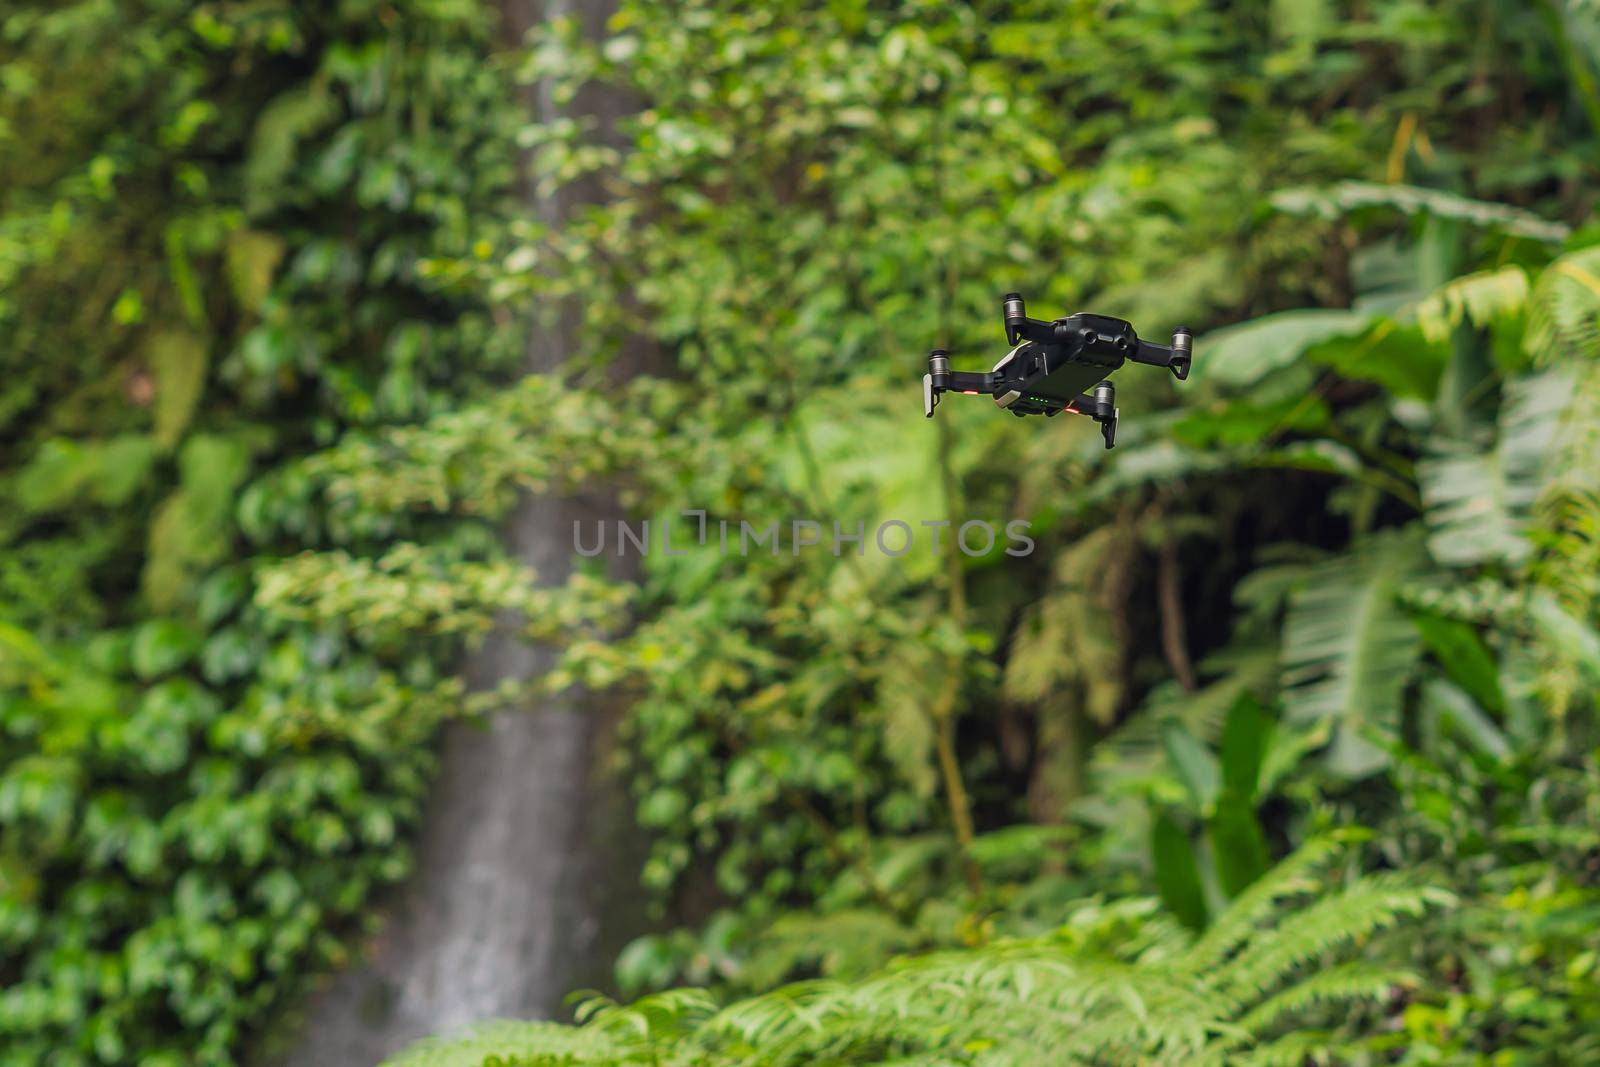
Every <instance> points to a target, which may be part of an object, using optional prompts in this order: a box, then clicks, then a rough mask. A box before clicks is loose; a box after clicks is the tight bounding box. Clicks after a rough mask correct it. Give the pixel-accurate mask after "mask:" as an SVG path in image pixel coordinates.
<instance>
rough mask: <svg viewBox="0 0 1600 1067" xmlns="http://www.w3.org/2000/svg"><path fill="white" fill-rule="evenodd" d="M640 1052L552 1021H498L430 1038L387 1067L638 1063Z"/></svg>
mask: <svg viewBox="0 0 1600 1067" xmlns="http://www.w3.org/2000/svg"><path fill="white" fill-rule="evenodd" d="M636 1051H637V1050H636V1049H634V1048H630V1047H629V1046H627V1045H626V1044H622V1043H619V1042H617V1041H616V1040H614V1039H613V1038H612V1037H611V1035H609V1034H605V1033H602V1032H600V1031H597V1030H591V1029H588V1028H586V1027H574V1026H563V1025H561V1024H559V1023H550V1022H512V1021H504V1022H493V1023H485V1024H484V1025H482V1026H479V1027H476V1028H474V1029H473V1030H472V1031H471V1032H469V1033H467V1034H465V1035H462V1036H460V1037H453V1038H437V1037H436V1038H428V1039H426V1040H424V1041H421V1042H419V1043H417V1044H415V1045H412V1046H410V1047H409V1048H407V1049H406V1050H405V1051H404V1052H401V1053H400V1054H399V1055H397V1056H395V1057H393V1058H392V1059H389V1060H387V1061H386V1062H385V1064H384V1067H485V1064H488V1063H499V1064H502V1065H505V1067H512V1065H515V1067H547V1065H549V1067H554V1065H556V1064H571V1065H573V1067H578V1065H582V1064H612V1063H630V1062H638V1060H636V1059H633V1058H632V1056H633V1054H634V1053H635V1052H636Z"/></svg>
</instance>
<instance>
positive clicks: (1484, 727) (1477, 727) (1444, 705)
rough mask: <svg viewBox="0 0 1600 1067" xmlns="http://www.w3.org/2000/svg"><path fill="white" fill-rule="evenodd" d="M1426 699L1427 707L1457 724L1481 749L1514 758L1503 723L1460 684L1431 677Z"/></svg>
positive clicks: (1464, 734) (1424, 692)
mask: <svg viewBox="0 0 1600 1067" xmlns="http://www.w3.org/2000/svg"><path fill="white" fill-rule="evenodd" d="M1422 700H1423V707H1424V708H1426V709H1427V710H1429V711H1431V712H1433V713H1434V714H1436V715H1438V716H1439V717H1440V718H1441V719H1443V720H1445V721H1447V722H1449V723H1450V724H1451V725H1453V726H1454V727H1455V728H1456V732H1457V733H1458V734H1460V735H1461V737H1463V738H1464V739H1465V740H1466V741H1467V742H1468V743H1469V744H1471V745H1472V747H1473V748H1476V749H1477V750H1478V751H1479V752H1482V753H1485V754H1486V755H1489V756H1493V757H1494V758H1495V759H1497V760H1507V759H1510V758H1511V744H1510V742H1509V741H1507V740H1506V736H1505V734H1504V733H1502V732H1501V731H1500V727H1498V726H1496V725H1495V722H1494V720H1493V719H1491V718H1490V717H1489V716H1488V715H1487V714H1485V713H1484V710H1483V708H1481V707H1479V706H1478V704H1477V702H1476V701H1474V700H1473V699H1472V697H1470V696H1469V695H1467V693H1466V691H1465V690H1463V689H1461V688H1460V687H1459V686H1456V685H1454V684H1452V683H1451V682H1448V681H1446V680H1445V679H1443V678H1433V679H1430V680H1429V682H1428V684H1427V686H1426V688H1424V690H1423V696H1422Z"/></svg>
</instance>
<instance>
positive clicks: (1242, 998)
mask: <svg viewBox="0 0 1600 1067" xmlns="http://www.w3.org/2000/svg"><path fill="white" fill-rule="evenodd" d="M1454 899H1455V898H1454V897H1452V896H1451V895H1450V894H1448V893H1446V892H1444V891H1443V890H1439V889H1431V888H1418V887H1417V886H1414V885H1412V884H1410V883H1408V882H1407V881H1405V880H1404V879H1403V878H1402V877H1401V876H1398V875H1394V874H1377V875H1371V876H1368V877H1366V878H1362V879H1360V880H1359V881H1357V882H1354V883H1352V884H1351V885H1349V886H1346V887H1345V888H1344V889H1342V890H1340V891H1338V892H1336V893H1333V894H1332V895H1329V896H1325V897H1322V898H1321V899H1319V900H1317V901H1316V902H1315V903H1313V904H1311V905H1310V906H1309V907H1307V908H1305V909H1303V910H1302V911H1299V912H1297V913H1295V914H1294V915H1291V916H1289V917H1288V918H1287V919H1285V920H1284V921H1283V922H1282V923H1280V924H1279V925H1278V927H1277V928H1276V929H1275V930H1274V931H1273V933H1272V936H1271V937H1264V938H1261V939H1259V940H1257V941H1255V942H1252V943H1251V944H1249V945H1247V946H1245V947H1244V948H1243V949H1242V950H1241V951H1240V952H1239V953H1238V954H1237V955H1235V956H1234V957H1233V958H1232V959H1230V960H1228V961H1227V962H1225V963H1224V964H1223V965H1222V966H1221V967H1219V968H1218V969H1216V970H1215V971H1214V972H1212V973H1211V974H1210V975H1209V976H1205V977H1203V979H1202V981H1204V983H1205V984H1206V985H1207V987H1209V988H1213V989H1217V990H1219V991H1222V992H1224V993H1225V994H1226V995H1227V996H1229V997H1230V998H1232V999H1233V1000H1235V1001H1236V1002H1237V1003H1239V1004H1241V1005H1244V1004H1249V1003H1252V1002H1254V1001H1256V1000H1258V999H1260V998H1261V997H1264V996H1266V995H1268V994H1270V993H1271V992H1272V991H1273V990H1274V989H1276V988H1278V987H1279V986H1281V985H1282V984H1283V983H1284V982H1285V981H1287V980H1288V979H1289V978H1290V977H1291V976H1292V974H1293V973H1294V971H1295V970H1296V968H1298V967H1301V966H1303V965H1305V964H1309V963H1313V962H1315V961H1318V960H1321V959H1323V958H1324V957H1326V956H1328V955H1329V954H1330V953H1332V952H1334V951H1335V950H1338V949H1341V948H1346V947H1349V946H1351V945H1354V944H1358V943H1360V942H1362V941H1364V940H1366V939H1367V938H1368V937H1370V936H1371V935H1372V934H1374V933H1376V932H1378V931H1380V930H1383V929H1386V928H1388V927H1391V926H1394V925H1395V924H1397V923H1398V922H1400V921H1401V920H1402V919H1405V918H1408V917H1415V916H1418V915H1421V914H1422V913H1423V912H1425V911H1427V910H1428V909H1429V908H1431V907H1436V906H1445V905H1448V904H1451V903H1453V902H1454Z"/></svg>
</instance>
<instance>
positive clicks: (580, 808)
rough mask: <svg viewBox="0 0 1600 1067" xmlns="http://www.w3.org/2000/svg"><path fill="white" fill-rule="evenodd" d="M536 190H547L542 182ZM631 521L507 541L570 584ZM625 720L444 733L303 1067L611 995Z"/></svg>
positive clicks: (556, 703) (479, 663)
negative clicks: (589, 991) (616, 529)
mask: <svg viewBox="0 0 1600 1067" xmlns="http://www.w3.org/2000/svg"><path fill="white" fill-rule="evenodd" d="M610 6H611V5H610V3H609V2H608V0H600V2H590V0H575V2H565V3H564V2H562V0H548V2H540V0H522V2H518V0H511V2H507V3H505V4H503V5H502V8H503V11H504V13H505V16H506V18H505V23H506V25H507V27H508V31H509V32H511V33H513V34H515V35H516V37H517V38H520V37H521V34H522V31H523V30H524V29H525V28H526V27H527V26H529V25H532V24H533V20H535V19H539V18H548V17H551V16H553V15H557V14H575V15H577V16H578V17H579V18H580V19H581V20H582V21H583V23H584V24H585V25H586V26H587V27H588V29H589V31H590V32H592V33H598V32H599V31H600V28H601V26H602V25H603V22H604V19H605V16H606V15H607V14H609V10H610ZM529 105H530V107H531V108H532V109H533V111H534V113H535V114H536V115H537V116H538V117H539V118H540V119H543V120H546V121H548V120H550V119H553V118H558V117H563V116H572V115H577V114H598V115H600V116H602V117H614V116H615V115H616V114H618V113H621V112H622V111H624V110H625V109H626V106H627V105H626V102H625V101H622V100H619V99H617V98H616V96H615V94H612V93H607V92H605V91H601V90H595V91H589V92H585V93H583V94H580V98H579V99H578V100H577V101H575V102H574V103H572V104H568V105H564V106H558V105H557V104H555V103H554V102H553V101H552V99H551V98H550V96H549V94H548V93H547V92H545V91H544V90H543V89H542V88H541V87H536V88H535V89H534V91H533V92H532V93H530V97H529ZM530 184H531V183H530ZM585 195H587V194H586V191H585V190H583V189H577V190H574V191H570V192H567V193H564V194H563V195H562V196H560V197H558V198H539V197H537V196H536V194H534V193H533V192H532V191H531V189H530V190H529V192H528V193H527V197H528V203H529V207H530V210H531V211H534V212H537V213H538V214H539V215H540V216H542V217H543V218H545V219H546V220H547V221H552V222H554V221H559V219H560V218H561V217H562V216H563V215H564V214H565V213H566V212H567V211H568V210H569V209H570V206H571V205H572V204H573V203H575V202H579V201H580V200H581V199H582V198H583V197H584V196H585ZM577 343H578V338H577V337H576V336H575V333H574V331H573V330H572V329H571V328H570V327H569V328H563V329H558V330H556V331H554V332H553V333H549V334H542V335H537V336H535V337H534V338H532V339H531V340H530V343H529V353H528V356H529V359H528V362H529V367H530V369H533V370H542V369H548V368H550V367H552V366H554V365H555V364H556V363H558V362H559V361H560V360H561V359H563V358H565V357H567V356H568V355H570V354H572V353H573V352H575V351H576V348H575V346H576V344H577ZM617 516H618V512H617V511H616V509H615V507H614V505H611V504H609V503H607V502H605V501H602V500H596V499H580V500H562V499H548V498H537V499H534V498H530V499H526V500H524V501H523V502H522V504H521V506H520V508H519V509H518V510H517V511H516V513H515V514H514V516H513V518H512V520H511V521H510V523H509V524H508V527H507V530H506V537H507V543H508V545H509V547H510V548H511V549H512V550H513V551H514V552H515V553H516V554H517V556H518V557H519V558H520V559H521V560H523V561H524V562H525V563H527V564H529V565H530V566H532V567H534V568H535V569H536V570H537V571H538V573H539V575H540V580H541V581H544V582H560V581H562V580H563V579H564V578H565V577H566V575H567V574H568V572H569V570H570V560H571V550H572V530H573V523H574V521H582V522H583V523H584V525H585V526H586V527H587V526H591V525H592V524H593V523H596V522H599V521H610V520H613V519H615V518H616V517H617ZM551 655H552V653H551V652H550V651H549V650H548V649H543V648H538V647H534V646H531V645H529V644H527V643H525V642H522V641H520V640H518V639H516V638H515V637H509V636H508V637H502V638H496V639H492V640H491V641H490V642H489V643H488V644H486V646H485V647H484V648H483V649H482V650H481V651H480V652H479V653H478V654H477V655H476V656H475V657H474V658H473V659H472V661H471V662H470V663H469V664H468V666H467V676H468V678H469V679H470V680H471V682H472V683H473V684H474V685H477V686H481V687H492V686H493V685H494V684H495V683H496V682H498V681H500V680H501V679H505V678H526V677H529V676H531V675H534V674H537V673H539V672H540V671H542V670H544V669H545V668H547V667H548V666H549V662H550V658H551ZM615 718H616V716H615V710H614V709H610V710H608V709H607V708H606V706H605V704H604V702H603V701H602V700H601V699H600V698H597V697H593V696H584V697H576V698H565V699H559V700H549V701H544V702H541V703H540V704H539V706H537V707H532V708H525V709H519V710H513V711H508V712H504V713H502V714H499V715H497V716H494V717H493V718H492V719H490V720H489V721H488V722H487V723H484V724H470V723H455V724H452V725H450V726H448V727H447V728H446V729H445V732H444V737H443V739H442V751H441V765H440V773H439V776H438V779H437V781H436V783H435V786H434V790H433V793H432V795H431V796H430V798H429V800H428V806H427V812H426V815H425V817H424V820H423V826H422V829H421V833H420V838H419V841H418V846H417V868H416V873H415V874H414V876H413V878H412V880H411V882H410V884H409V885H407V886H406V887H405V888H404V889H403V890H402V891H400V892H399V893H398V894H397V895H396V899H394V900H393V901H392V902H391V904H390V905H389V906H388V908H386V913H385V915H384V922H383V928H382V930H381V932H380V933H379V934H378V936H377V937H376V938H374V939H373V940H372V941H371V942H370V943H368V944H366V945H365V946H363V949H364V951H363V955H362V956H361V957H360V959H359V962H358V963H357V964H356V965H355V966H353V967H352V968H350V969H348V970H346V971H345V972H343V973H341V974H339V975H337V976H335V977H334V978H333V979H332V980H331V982H330V983H329V985H328V986H327V988H325V989H323V990H321V991H320V992H318V993H317V994H316V995H314V996H313V998H312V999H311V1001H310V1003H309V1004H308V1005H307V1007H306V1014H305V1018H304V1021H303V1025H302V1026H301V1028H300V1031H299V1033H298V1035H297V1036H296V1037H295V1039H294V1041H293V1048H292V1051H291V1052H290V1053H289V1054H288V1055H287V1056H286V1057H283V1058H282V1060H281V1062H283V1063H285V1064H289V1065H292V1067H362V1065H367V1064H376V1063H378V1062H379V1061H381V1060H382V1059H383V1058H384V1057H385V1056H388V1055H390V1054H392V1053H394V1052H396V1051H398V1050H399V1049H401V1048H403V1047H404V1046H405V1045H406V1044H408V1043H410V1042H411V1041H414V1040H416V1039H417V1038H420V1037H423V1036H427V1035H430V1034H438V1033H449V1032H453V1031H458V1030H460V1029H461V1028H463V1027H465V1026H467V1025H469V1024H471V1023H475V1022H480V1021H483V1020H487V1019H493V1018H507V1017H518V1018H528V1017H536V1016H549V1015H553V1014H555V1013H557V1012H558V1011H559V1010H560V1004H561V998H562V997H563V996H564V995H565V994H566V993H567V992H569V991H570V990H571V989H572V988H574V987H577V986H583V985H590V984H605V983H606V982H607V976H608V973H609V966H610V961H611V959H612V958H613V956H614V955H615V953H616V951H617V949H618V948H619V947H620V945H621V943H622V941H623V940H625V938H626V937H627V936H629V935H630V934H632V933H636V932H638V927H637V925H635V924H636V923H637V922H638V920H637V919H636V918H635V916H637V914H638V908H637V906H636V905H637V899H636V898H637V893H638V889H637V883H638V879H637V871H636V864H635V863H632V862H630V858H631V857H633V856H635V855H637V848H636V847H633V846H634V845H635V843H636V842H635V840H634V835H633V832H632V831H631V829H630V827H631V815H630V809H629V807H628V801H627V798H626V796H625V793H624V791H623V789H622V788H621V786H620V785H619V784H618V783H616V782H615V781H613V780H612V779H611V778H610V777H608V776H607V775H606V773H605V772H604V770H603V769H602V765H603V762H604V756H605V754H606V750H607V749H608V748H609V747H610V740H609V738H610V730H609V727H610V726H611V725H614V723H615Z"/></svg>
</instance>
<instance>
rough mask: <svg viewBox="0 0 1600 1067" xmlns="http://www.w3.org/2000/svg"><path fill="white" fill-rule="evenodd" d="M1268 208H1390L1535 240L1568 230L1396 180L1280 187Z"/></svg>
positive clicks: (1329, 213)
mask: <svg viewBox="0 0 1600 1067" xmlns="http://www.w3.org/2000/svg"><path fill="white" fill-rule="evenodd" d="M1272 206H1273V207H1275V208H1277V209H1278V210H1279V211H1283V212H1287V213H1289V214H1291V215H1317V216H1320V217H1321V218H1325V219H1336V218H1339V217H1340V216H1342V215H1345V214H1347V213H1350V212H1354V211H1361V210H1363V209H1370V208H1390V209H1393V210H1397V211H1400V212H1402V213H1404V214H1406V215H1419V214H1420V215H1428V216H1432V217H1434V218H1439V219H1452V220H1456V221H1460V222H1469V223H1472V224H1473V225H1476V226H1483V227H1490V228H1493V229H1498V230H1503V231H1504V232H1506V233H1509V234H1514V235H1516V236H1518V237H1529V238H1532V239H1534V240H1536V241H1549V242H1559V241H1564V240H1566V238H1567V235H1568V234H1570V233H1571V232H1572V228H1571V227H1570V226H1567V225H1565V224H1564V223H1560V222H1550V221H1548V220H1546V219H1543V218H1540V217H1539V216H1538V215H1535V214H1534V213H1533V212H1531V211H1524V210H1522V209H1521V208H1517V207H1512V206H1510V205H1508V204H1496V203H1491V202H1489V201H1485V200H1473V199H1471V198H1469V197H1465V196H1458V195H1456V194H1455V193H1447V192H1444V191H1443V190H1440V189H1425V188H1422V187H1420V186H1416V185H1401V184H1399V183H1381V184H1380V183H1378V182H1358V181H1347V182H1337V183H1335V184H1333V185H1330V186H1327V187H1325V188H1320V189H1317V188H1297V189H1285V190H1283V191H1281V192H1278V193H1275V194H1273V196H1272Z"/></svg>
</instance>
